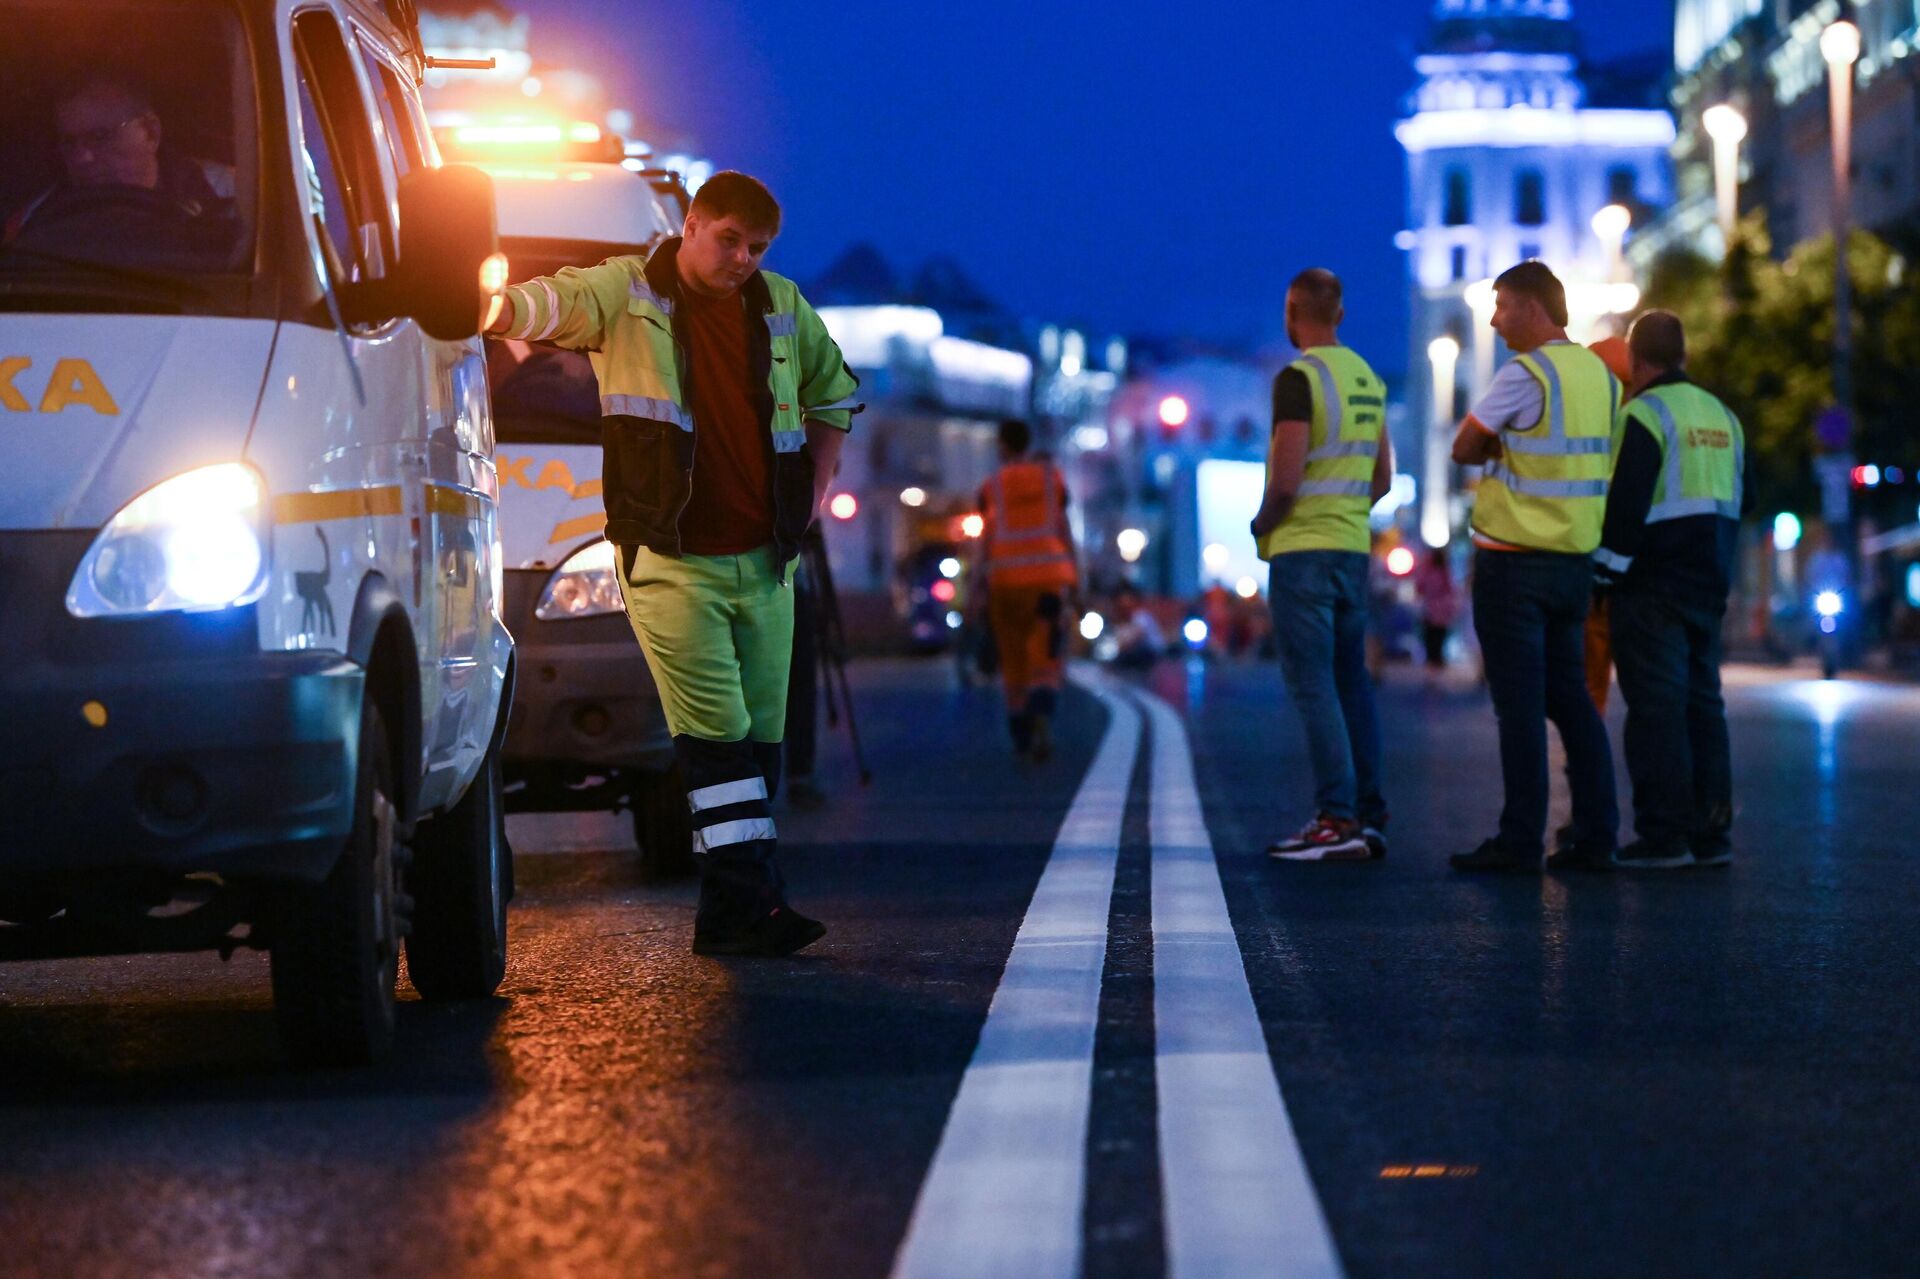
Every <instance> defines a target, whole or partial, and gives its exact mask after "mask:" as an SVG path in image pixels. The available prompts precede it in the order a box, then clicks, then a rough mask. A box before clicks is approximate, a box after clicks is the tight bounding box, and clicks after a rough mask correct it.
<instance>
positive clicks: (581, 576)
mask: <svg viewBox="0 0 1920 1279" xmlns="http://www.w3.org/2000/svg"><path fill="white" fill-rule="evenodd" d="M483 167H484V168H485V169H486V171H487V172H488V173H489V174H491V175H492V177H493V180H494V189H495V192H496V195H497V199H498V208H499V218H500V228H501V246H502V248H503V249H504V250H505V251H506V253H507V255H508V258H509V260H510V261H511V262H512V268H511V274H512V276H513V278H514V279H516V280H524V279H531V278H533V277H535V276H540V275H550V274H552V273H553V272H555V271H558V270H560V269H561V268H562V267H566V266H592V265H593V264H595V263H597V262H600V261H603V260H604V259H606V258H609V257H614V256H618V255H621V254H645V253H649V252H651V251H652V250H653V248H654V247H655V246H656V245H658V244H659V243H660V241H662V240H664V239H666V238H667V237H668V236H670V235H672V234H674V233H675V232H676V231H677V230H678V224H677V223H676V222H675V221H674V220H673V218H672V216H671V215H670V213H669V212H668V210H667V209H666V208H665V206H664V205H663V204H662V203H661V201H660V199H659V197H658V196H657V195H656V194H655V193H654V191H653V188H652V187H651V186H650V185H649V184H648V183H647V181H646V180H645V179H643V178H642V177H640V176H639V175H638V174H635V173H633V172H631V171H629V170H627V169H625V168H622V167H621V166H620V165H618V164H590V163H578V162H558V163H552V164H542V163H539V162H538V161H535V160H529V159H522V158H516V159H515V160H513V161H511V162H502V163H488V164H485V165H484V166H483ZM488 368H489V371H490V375H491V378H492V384H493V396H494V404H495V414H496V420H497V426H498V431H499V435H500V480H501V495H500V505H501V512H500V530H501V540H502V542H503V544H504V547H505V563H506V574H505V578H506V581H505V588H506V599H505V605H504V610H503V612H504V616H505V617H506V619H507V625H508V626H509V627H510V628H511V629H512V631H513V633H514V635H515V636H516V637H517V638H518V640H519V645H520V648H519V651H520V662H521V669H522V670H524V671H525V672H526V677H525V678H524V679H522V680H521V681H520V682H519V684H518V686H517V688H516V690H515V699H514V707H513V718H512V721H511V723H510V724H509V726H508V729H507V736H506V741H505V745H504V749H503V762H504V766H505V771H506V781H507V793H506V797H507V807H508V809H509V811H513V812H561V811H568V812H570V811H580V810H589V811H603V810H612V811H615V812H618V811H621V810H623V809H630V810H631V811H632V813H633V833H634V842H635V845H636V846H637V848H638V850H639V856H640V864H641V868H642V870H643V872H645V873H646V874H647V875H649V876H650V877H665V876H670V875H677V874H685V873H687V872H689V871H691V870H692V868H693V862H692V838H693V837H692V829H691V822H690V819H689V817H688V814H687V802H686V787H685V784H684V783H683V782H682V780H681V777H680V771H679V767H678V765H677V763H676V762H675V759H674V751H673V737H672V734H671V733H669V732H668V729H667V722H666V717H665V715H664V714H663V713H662V712H661V709H660V695H659V693H658V691H657V690H656V689H655V687H654V683H653V676H652V675H651V673H650V672H649V671H648V670H647V664H646V659H645V658H644V657H643V656H642V655H641V652H640V646H639V645H638V644H637V643H636V642H635V641H634V637H633V630H632V628H631V626H630V625H629V623H628V621H627V615H626V609H625V607H624V605H623V604H622V602H621V598H620V587H619V583H618V582H616V581H615V580H614V572H615V569H614V558H613V547H612V546H611V545H610V544H609V543H608V542H607V541H606V540H605V538H604V536H603V532H604V530H605V527H606V511H605V508H604V507H603V506H602V503H601V497H600V461H601V452H600V416H601V415H600V392H599V384H598V382H597V381H596V379H595V377H594V373H593V367H592V365H591V364H590V363H589V361H588V358H587V357H586V356H585V355H582V354H580V353H578V352H575V351H561V350H558V349H555V348H551V347H540V346H533V345H529V344H528V343H525V342H500V341H495V342H490V343H489V357H488Z"/></svg>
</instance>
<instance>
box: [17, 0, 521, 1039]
mask: <svg viewBox="0 0 1920 1279" xmlns="http://www.w3.org/2000/svg"><path fill="white" fill-rule="evenodd" d="M0 25H4V28H5V30H6V32H7V39H6V41H5V42H4V43H3V44H0V204H4V205H5V208H6V215H5V216H6V218H7V227H6V232H5V235H4V237H3V238H0V405H3V406H4V408H5V410H7V411H6V412H5V414H4V415H0V416H5V417H6V418H7V419H8V431H9V441H10V444H11V449H10V461H9V463H8V478H7V482H6V484H5V485H4V486H0V600H3V601H4V605H3V606H0V637H4V638H3V639H0V652H4V653H5V655H6V662H5V663H4V665H3V666H0V706H4V707H5V714H4V715H3V716H0V921H5V922H4V923H0V958H6V959H26V958H40V957H49V956H70V955H99V954H133V953H141V952H154V951H192V950H212V949H217V950H219V951H220V952H221V953H223V954H228V953H231V952H232V950H233V949H235V948H236V947H240V946H249V947H255V948H263V949H266V950H267V951H269V952H270V954H271V961H272V974H273V995H274V1006H275V1011H276V1013H277V1014H278V1018H279V1021H280V1025H281V1029H282V1031H283V1033H284V1037H285V1039H286V1041H287V1044H288V1047H289V1049H290V1051H291V1052H292V1053H293V1055H294V1056H295V1057H296V1058H297V1059H299V1060H302V1061H309V1062H313V1061H323V1062H357V1061H365V1060H368V1059H370V1058H373V1057H376V1056H378V1055H380V1054H381V1053H382V1052H384V1051H385V1050H386V1049H387V1048H388V1047H389V1046H390V1045H391V1043H392V1040H393V1036H394V996H395V984H396V980H397V974H398V968H399V960H400V950H401V946H402V943H403V940H404V944H405V947H406V952H407V960H408V968H409V970H410V975H411V978H412V981H413V984H414V986H415V988H416V989H418V990H419V992H420V994H421V995H422V996H423V997H425V998H427V999H453V998H465V997H475V996H484V995H488V994H490V993H492V991H493V990H494V989H495V987H497V986H498V984H499V982H500V980H501V977H502V975H503V973H504V972H505V967H506V947H507V931H506V907H507V900H508V898H509V897H511V896H512V892H513V878H512V870H513V868H512V863H511V860H510V857H509V853H508V849H507V844H506V839H505V828H504V821H503V816H502V797H501V773H500V749H501V737H502V732H503V729H504V727H505V724H506V719H507V716H506V709H507V705H508V703H509V700H510V697H509V690H510V688H511V686H512V681H513V669H514V666H513V647H512V640H511V638H510V636H509V634H508V632H507V629H506V627H505V626H504V625H502V623H501V618H500V571H501V565H500V558H499V541H498V536H497V533H496V530H495V510H494V508H495V493H496V492H497V481H496V476H495V471H494V458H493V422H492V418H491V414H490V410H489V406H488V398H487V386H486V377H485V364H484V352H483V348H482V346H481V343H480V341H479V340H478V336H477V332H478V329H479V325H480V318H481V315H482V312H483V310H484V307H485V305H486V304H487V302H488V301H489V299H490V297H491V296H492V295H494V294H497V292H498V290H499V289H500V288H501V287H502V286H503V285H504V284H505V263H504V262H503V261H502V260H501V259H500V257H499V255H498V253H497V251H496V243H495V233H494V225H493V199H492V192H491V189H490V186H489V183H488V181H487V179H486V178H485V177H484V175H482V174H480V173H479V172H477V171H476V170H474V169H471V168H459V167H454V168H440V167H438V157H437V155H436V153H435V150H434V144H433V140H432V138H431V136H430V135H429V133H428V132H427V127H426V120H425V115H424V113H423V111H422V108H421V102H420V97H419V83H420V79H421V76H422V75H423V73H424V69H425V64H424V59H423V56H422V54H421V52H420V40H419V32H418V30H417V27H416V24H415V20H414V16H413V8H412V5H411V4H410V3H406V2H405V0H387V2H386V3H372V2H371V0H297V2H296V0H236V2H234V3H226V4H218V3H210V2H207V3H180V2H179V0H110V2H105V3H99V2H79V0H0ZM56 136H57V137H58V139H59V142H58V144H57V145H56V142H55V139H56ZM396 215H397V217H396Z"/></svg>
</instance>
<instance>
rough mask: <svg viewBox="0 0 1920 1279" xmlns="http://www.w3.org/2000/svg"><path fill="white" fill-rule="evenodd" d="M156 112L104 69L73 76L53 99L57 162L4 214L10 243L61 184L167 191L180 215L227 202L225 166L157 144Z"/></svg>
mask: <svg viewBox="0 0 1920 1279" xmlns="http://www.w3.org/2000/svg"><path fill="white" fill-rule="evenodd" d="M162 136H163V134H162V130H161V127H160V115H159V112H157V111H155V110H154V107H153V102H152V100H151V99H150V98H149V97H148V96H147V95H146V94H145V93H144V92H142V91H141V90H140V89H138V88H135V87H134V86H133V85H131V84H129V83H127V82H126V81H124V80H119V79H116V78H114V77H112V76H106V75H95V76H91V77H88V78H87V79H85V80H82V81H80V82H79V83H78V84H76V85H75V86H74V87H73V88H72V89H71V90H69V91H68V92H67V93H65V94H63V95H62V96H61V97H60V98H59V100H58V101H56V102H55V103H54V142H55V145H56V147H57V148H58V149H59V153H60V162H61V167H62V169H63V170H64V173H63V176H62V178H61V180H60V181H59V182H57V183H56V184H54V185H53V186H51V187H49V188H47V189H46V190H45V191H42V192H41V193H40V194H39V195H38V196H35V197H34V198H33V199H32V200H30V201H28V202H27V204H26V205H24V206H23V207H22V208H20V209H19V210H18V211H17V212H15V213H14V214H13V216H12V217H10V218H8V219H7V224H6V230H5V232H4V242H6V243H12V242H13V241H14V240H15V239H16V238H17V237H18V236H19V235H20V233H21V232H22V231H23V230H25V229H26V227H27V225H28V224H29V223H31V222H32V220H33V217H34V215H35V214H36V213H38V212H39V211H40V209H41V208H42V207H43V206H44V205H45V204H46V203H47V201H48V200H50V199H53V198H55V197H56V196H59V195H62V194H63V193H65V192H68V191H89V190H99V189H103V188H106V187H115V186H121V187H133V188H137V189H141V190H147V191H154V192H157V193H159V194H161V195H164V196H166V197H168V198H169V199H171V200H172V201H173V203H174V204H175V206H177V208H178V209H179V212H180V214H181V216H182V217H185V218H201V217H205V216H207V215H208V214H212V213H218V212H224V211H226V210H227V209H230V208H231V201H232V200H233V195H234V187H233V184H234V177H233V169H232V168H231V166H228V165H224V164H217V163H215V162H213V161H211V160H198V159H194V158H192V157H190V156H184V155H181V154H179V153H177V152H175V151H174V150H172V149H171V148H169V147H164V146H162V144H161V143H162Z"/></svg>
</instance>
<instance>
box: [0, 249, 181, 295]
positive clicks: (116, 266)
mask: <svg viewBox="0 0 1920 1279" xmlns="http://www.w3.org/2000/svg"><path fill="white" fill-rule="evenodd" d="M13 257H22V258H28V259H31V260H33V261H35V262H45V263H49V264H51V265H53V266H58V267H65V268H67V269H69V270H74V271H80V272H84V273H85V274H87V275H90V276H92V277H94V278H95V279H98V280H107V281H110V282H112V283H115V284H122V283H126V284H139V285H144V286H146V287H147V288H149V289H160V290H164V291H168V292H170V293H173V292H177V293H186V294H188V295H189V296H191V297H193V298H196V299H201V300H204V299H205V298H207V297H208V296H209V295H210V290H209V289H208V286H207V284H206V282H205V281H203V280H198V279H195V278H194V277H193V276H190V275H182V274H180V273H178V272H174V271H163V270H161V269H159V268H157V267H142V266H125V265H122V264H120V263H117V262H100V261H96V260H95V259H93V258H75V257H69V256H67V255H66V254H64V253H48V252H47V251H46V250H44V249H25V248H21V247H20V246H19V245H17V244H9V245H4V246H0V261H5V260H6V259H8V258H13ZM15 279H17V280H20V282H21V283H27V282H28V281H26V280H23V279H20V277H17V276H16V277H15ZM11 282H12V281H9V280H7V274H6V273H5V272H0V283H11Z"/></svg>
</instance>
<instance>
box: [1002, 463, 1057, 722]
mask: <svg viewBox="0 0 1920 1279" xmlns="http://www.w3.org/2000/svg"><path fill="white" fill-rule="evenodd" d="M1066 502H1067V487H1066V484H1065V483H1064V482H1063V481H1062V480H1061V478H1060V472H1059V471H1058V470H1056V469H1055V468H1054V466H1053V464H1052V463H1050V462H1031V461H1017V462H1009V463H1007V464H1006V465H1005V466H1003V467H1001V468H1000V471H999V473H998V474H997V475H995V476H994V477H993V478H992V479H991V480H988V481H987V485H986V487H985V488H984V489H982V490H981V493H980V506H981V513H982V514H983V515H984V516H985V518H986V527H985V529H984V530H983V531H982V534H981V536H982V539H983V542H984V547H985V552H986V570H987V619H988V621H989V623H990V624H991V625H992V627H993V638H994V642H995V643H996V644H997V645H998V646H999V649H1000V671H1001V676H1002V678H1003V679H1004V681H1005V684H1006V690H1007V713H1008V715H1009V716H1010V717H1012V718H1013V720H1014V721H1015V723H1014V736H1015V738H1016V740H1018V739H1020V738H1021V737H1022V736H1023V735H1024V730H1023V726H1022V723H1021V721H1023V720H1025V721H1028V722H1030V721H1031V718H1032V717H1033V716H1036V715H1037V716H1049V715H1051V714H1052V713H1053V708H1054V702H1055V700H1056V698H1057V696H1058V694H1059V691H1060V683H1061V677H1062V674H1063V671H1064V656H1065V652H1066V601H1065V595H1066V592H1067V591H1068V589H1069V588H1071V587H1072V586H1073V584H1074V583H1075V582H1076V581H1077V580H1078V579H1079V573H1078V570H1077V569H1076V567H1075V565H1074V560H1073V545H1072V543H1071V541H1070V540H1069V538H1068V534H1067V530H1066Z"/></svg>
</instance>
